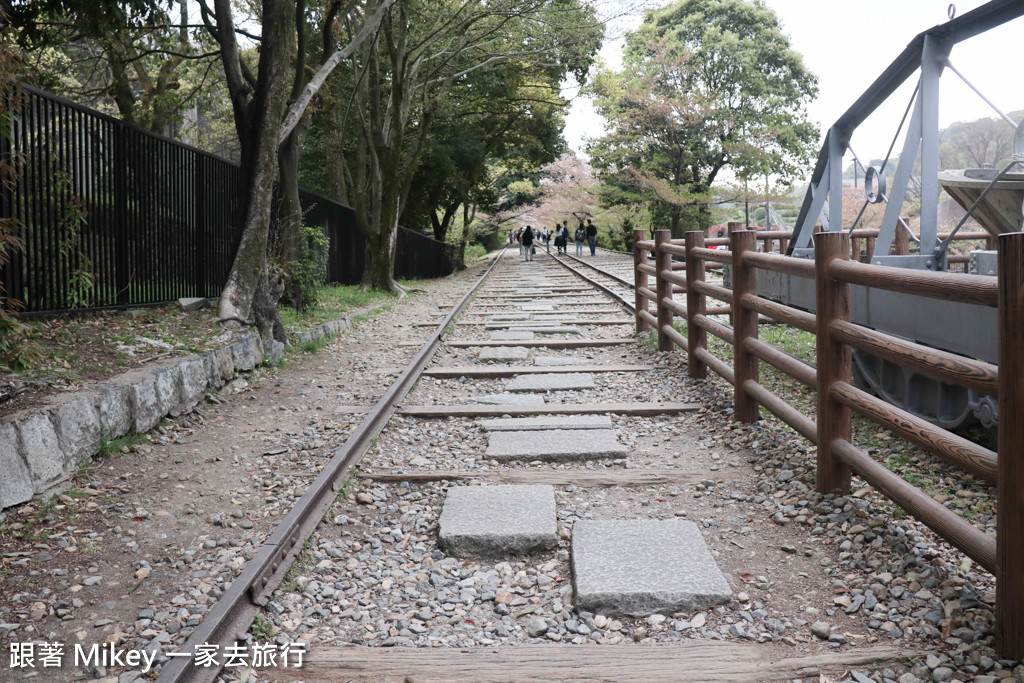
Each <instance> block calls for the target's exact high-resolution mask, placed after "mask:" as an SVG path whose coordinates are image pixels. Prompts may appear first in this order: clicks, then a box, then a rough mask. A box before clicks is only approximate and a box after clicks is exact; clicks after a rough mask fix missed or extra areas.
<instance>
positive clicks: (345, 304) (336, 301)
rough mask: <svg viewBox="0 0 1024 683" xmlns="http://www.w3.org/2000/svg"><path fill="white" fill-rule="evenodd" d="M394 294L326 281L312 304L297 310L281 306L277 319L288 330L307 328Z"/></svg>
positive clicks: (374, 303)
mask: <svg viewBox="0 0 1024 683" xmlns="http://www.w3.org/2000/svg"><path fill="white" fill-rule="evenodd" d="M396 296H397V295H396V294H392V293H390V292H382V291H380V290H369V291H363V290H362V288H360V287H359V286H358V285H330V286H327V287H324V288H323V289H321V290H320V291H319V293H318V297H317V302H316V304H315V305H313V306H309V307H307V309H306V310H305V311H303V312H301V313H300V312H299V311H296V310H295V309H294V308H291V307H288V306H282V307H281V308H280V313H281V321H282V322H283V323H284V325H285V327H286V328H288V329H289V330H309V329H312V328H314V327H316V326H317V325H320V324H321V323H324V322H327V321H328V320H338V319H340V318H343V317H344V316H345V314H346V313H348V312H349V311H351V310H353V309H356V308H365V307H367V306H372V305H379V304H380V303H381V302H383V301H387V300H389V299H392V298H394V297H396Z"/></svg>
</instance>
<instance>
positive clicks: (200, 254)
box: [191, 152, 210, 297]
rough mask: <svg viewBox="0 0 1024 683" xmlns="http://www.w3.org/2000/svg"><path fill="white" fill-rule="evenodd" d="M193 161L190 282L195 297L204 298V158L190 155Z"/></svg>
mask: <svg viewBox="0 0 1024 683" xmlns="http://www.w3.org/2000/svg"><path fill="white" fill-rule="evenodd" d="M191 155H192V158H193V159H194V160H195V161H194V166H193V168H195V176H194V182H195V194H194V195H193V196H194V199H193V201H194V202H195V221H196V223H195V226H194V232H193V239H192V245H193V249H194V252H193V253H194V254H195V263H194V264H193V268H194V270H193V272H192V282H193V286H194V287H195V288H196V296H197V297H205V296H206V252H207V251H208V250H209V248H210V245H209V241H208V240H209V237H210V235H209V230H208V228H207V224H206V217H207V211H206V202H207V198H206V183H207V182H208V181H207V179H206V158H205V157H204V156H203V155H201V154H196V153H194V152H192V153H191Z"/></svg>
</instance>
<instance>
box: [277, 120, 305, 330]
mask: <svg viewBox="0 0 1024 683" xmlns="http://www.w3.org/2000/svg"><path fill="white" fill-rule="evenodd" d="M308 131H309V117H308V116H306V117H303V119H302V121H301V122H300V123H299V124H298V125H297V126H296V127H295V129H294V130H292V132H291V133H290V134H289V135H288V137H287V138H285V140H284V142H283V143H281V147H280V149H278V151H277V160H278V168H279V169H280V173H281V212H280V217H279V225H278V231H279V234H280V236H281V238H280V239H281V254H280V257H281V268H282V269H283V270H284V277H285V280H284V299H285V301H287V302H288V303H289V304H290V305H291V306H292V307H293V308H294V309H296V310H299V311H301V310H304V306H305V302H303V301H302V289H301V287H300V286H299V283H298V281H297V280H296V279H295V278H294V277H292V272H293V267H294V265H295V264H296V263H297V262H298V260H299V259H300V258H301V257H302V248H303V244H302V241H303V239H304V236H303V231H302V227H303V225H304V224H305V223H304V221H303V220H302V202H301V201H300V200H299V155H300V154H301V150H302V144H303V142H304V141H305V139H306V133H307V132H308Z"/></svg>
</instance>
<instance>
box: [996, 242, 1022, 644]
mask: <svg viewBox="0 0 1024 683" xmlns="http://www.w3.org/2000/svg"><path fill="white" fill-rule="evenodd" d="M998 241H999V449H998V453H999V475H998V480H997V481H998V484H997V496H998V498H997V503H998V509H999V514H998V515H996V651H997V652H998V653H999V656H1000V657H1004V658H1006V659H1024V452H1022V450H1021V449H1022V448H1024V383H1022V382H1021V377H1022V376H1024V348H1022V347H1021V339H1024V233H1020V232H1015V233H1007V234H1003V235H1000V236H999V240H998Z"/></svg>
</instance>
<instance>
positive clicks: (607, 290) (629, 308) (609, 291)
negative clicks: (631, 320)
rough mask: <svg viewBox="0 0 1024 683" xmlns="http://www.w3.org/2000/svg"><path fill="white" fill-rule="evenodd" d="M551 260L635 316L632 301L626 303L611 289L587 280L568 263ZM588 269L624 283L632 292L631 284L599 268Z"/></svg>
mask: <svg viewBox="0 0 1024 683" xmlns="http://www.w3.org/2000/svg"><path fill="white" fill-rule="evenodd" d="M565 256H569V255H568V254H565ZM552 258H553V259H554V261H555V262H556V263H559V264H561V266H562V267H563V268H565V269H566V270H568V271H569V272H571V273H573V274H574V275H576V276H577V277H579V278H580V279H582V280H584V281H585V282H589V283H590V284H591V285H593V286H594V287H597V288H598V289H600V290H601V291H602V292H604V293H605V294H607V295H608V296H610V297H611V298H613V299H615V300H616V301H617V302H618V303H619V304H620V305H621V306H622V307H623V308H625V309H626V310H627V311H629V312H630V314H632V315H636V307H635V306H634V304H633V302H632V301H627V300H626V297H624V296H622V295H621V294H619V293H618V292H616V291H613V290H612V289H611V288H609V287H606V286H604V285H602V284H601V283H600V282H598V281H597V280H592V279H591V278H589V277H587V276H586V275H584V274H583V273H582V272H581V271H579V270H577V269H576V268H573V267H572V266H570V265H569V264H568V263H566V262H565V261H563V260H562V259H560V258H556V257H552ZM571 258H574V259H575V258H576V257H575V256H573V257H571ZM576 260H579V259H576ZM580 263H586V262H585V261H580ZM587 265H590V264H587ZM590 267H591V268H594V270H596V271H598V272H599V273H601V274H602V275H606V276H607V277H609V278H611V279H613V280H615V281H617V282H621V283H624V284H625V285H626V286H627V287H629V290H630V292H632V291H633V283H631V282H630V283H626V282H625V281H624V280H623V279H622V278H619V277H617V276H614V275H611V274H610V273H608V272H606V271H603V270H601V269H600V268H597V267H595V266H590Z"/></svg>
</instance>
